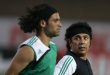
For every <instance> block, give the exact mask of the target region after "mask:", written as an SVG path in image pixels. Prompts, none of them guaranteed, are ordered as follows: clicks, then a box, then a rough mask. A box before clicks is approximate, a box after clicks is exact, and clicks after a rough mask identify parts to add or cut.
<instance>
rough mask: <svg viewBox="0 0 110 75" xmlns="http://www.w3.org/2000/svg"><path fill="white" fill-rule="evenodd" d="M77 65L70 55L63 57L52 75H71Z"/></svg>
mask: <svg viewBox="0 0 110 75" xmlns="http://www.w3.org/2000/svg"><path fill="white" fill-rule="evenodd" d="M76 67H77V64H76V62H75V60H74V58H73V57H72V56H70V55H65V56H64V57H63V58H62V59H61V60H60V61H59V62H58V64H57V65H56V67H55V71H54V75H72V74H73V73H74V72H75V71H76Z"/></svg>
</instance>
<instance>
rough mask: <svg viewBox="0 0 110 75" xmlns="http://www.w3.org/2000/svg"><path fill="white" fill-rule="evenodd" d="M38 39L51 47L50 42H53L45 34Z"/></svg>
mask: <svg viewBox="0 0 110 75" xmlns="http://www.w3.org/2000/svg"><path fill="white" fill-rule="evenodd" d="M38 38H39V39H40V40H41V41H42V42H43V43H44V44H45V45H46V46H48V47H49V42H50V40H51V38H50V37H48V36H46V35H45V34H40V35H39V36H38Z"/></svg>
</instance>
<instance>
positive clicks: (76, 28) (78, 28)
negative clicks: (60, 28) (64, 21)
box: [65, 22, 92, 50]
mask: <svg viewBox="0 0 110 75" xmlns="http://www.w3.org/2000/svg"><path fill="white" fill-rule="evenodd" d="M79 33H86V34H88V35H89V36H90V39H91V40H92V28H91V27H90V26H89V24H88V23H87V22H77V23H74V24H72V25H71V26H70V27H68V28H67V29H66V33H65V40H66V46H67V49H68V50H70V46H69V40H70V39H71V38H72V37H73V36H74V35H76V34H79Z"/></svg>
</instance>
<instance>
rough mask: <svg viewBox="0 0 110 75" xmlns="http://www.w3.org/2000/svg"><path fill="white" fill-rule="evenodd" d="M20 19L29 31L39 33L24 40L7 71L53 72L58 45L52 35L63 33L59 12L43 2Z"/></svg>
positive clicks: (18, 74) (26, 74)
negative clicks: (52, 40)
mask: <svg viewBox="0 0 110 75" xmlns="http://www.w3.org/2000/svg"><path fill="white" fill-rule="evenodd" d="M19 19H20V21H19V25H20V28H21V29H22V30H23V31H24V32H25V33H32V32H35V33H36V35H35V36H32V37H30V38H29V39H27V40H26V41H24V42H23V43H22V44H20V46H19V48H18V51H17V53H16V55H15V56H14V58H13V60H12V62H11V64H10V66H9V68H8V70H7V72H6V73H5V75H53V72H54V67H55V64H56V56H57V47H56V45H55V44H54V43H53V42H51V39H52V38H53V37H56V36H58V35H59V33H60V29H61V26H62V25H61V22H60V16H59V12H58V11H57V10H56V9H55V8H53V7H51V6H49V5H47V4H41V5H38V6H35V7H33V8H32V9H30V10H29V11H28V14H27V15H25V16H22V17H20V18H19Z"/></svg>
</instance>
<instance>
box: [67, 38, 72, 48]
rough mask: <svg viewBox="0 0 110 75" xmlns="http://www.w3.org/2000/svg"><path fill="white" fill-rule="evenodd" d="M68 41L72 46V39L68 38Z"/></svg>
mask: <svg viewBox="0 0 110 75" xmlns="http://www.w3.org/2000/svg"><path fill="white" fill-rule="evenodd" d="M68 43H69V46H70V47H72V41H71V39H68Z"/></svg>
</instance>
